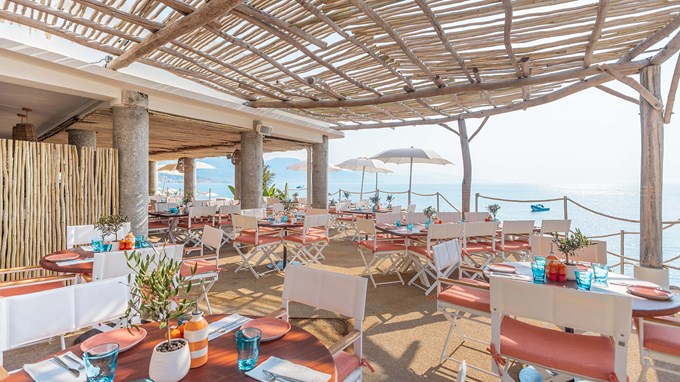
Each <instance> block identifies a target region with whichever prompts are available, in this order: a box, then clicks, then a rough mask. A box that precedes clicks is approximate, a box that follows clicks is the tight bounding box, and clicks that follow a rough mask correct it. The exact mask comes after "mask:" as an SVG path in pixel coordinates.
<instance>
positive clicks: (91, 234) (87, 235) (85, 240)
mask: <svg viewBox="0 0 680 382" xmlns="http://www.w3.org/2000/svg"><path fill="white" fill-rule="evenodd" d="M129 232H130V223H124V224H123V226H122V227H121V228H120V229H119V230H118V232H116V235H115V237H117V238H118V239H119V240H120V239H122V238H124V237H125V235H127V234H128V233H129ZM102 237H103V235H102V232H101V231H100V230H98V229H97V228H96V227H95V226H94V225H70V226H67V227H66V248H74V247H77V246H81V245H90V244H91V243H92V239H101V238H102ZM104 239H105V240H106V239H114V237H106V238H104Z"/></svg>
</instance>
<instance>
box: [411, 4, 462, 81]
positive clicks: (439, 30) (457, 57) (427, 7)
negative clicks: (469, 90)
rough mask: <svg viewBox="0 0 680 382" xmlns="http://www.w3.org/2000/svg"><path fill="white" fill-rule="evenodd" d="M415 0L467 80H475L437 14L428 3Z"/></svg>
mask: <svg viewBox="0 0 680 382" xmlns="http://www.w3.org/2000/svg"><path fill="white" fill-rule="evenodd" d="M415 1H416V4H418V6H419V7H420V10H421V11H423V13H424V14H425V17H427V19H428V20H430V24H432V27H433V28H434V31H435V32H437V36H438V37H439V41H441V42H442V44H443V45H444V48H446V50H448V51H449V53H450V54H451V55H452V56H453V58H454V59H455V60H456V61H458V65H460V68H461V70H462V71H463V74H465V76H466V77H467V79H468V81H470V82H475V81H474V79H473V78H472V76H470V71H469V70H468V68H467V65H466V64H465V60H463V58H462V57H461V56H460V54H459V53H458V51H457V50H456V48H454V47H453V45H451V42H450V41H449V38H448V36H446V33H445V32H444V28H443V27H442V25H441V24H440V23H439V21H438V20H437V16H436V15H435V14H434V12H432V8H430V4H428V3H426V2H425V0H415Z"/></svg>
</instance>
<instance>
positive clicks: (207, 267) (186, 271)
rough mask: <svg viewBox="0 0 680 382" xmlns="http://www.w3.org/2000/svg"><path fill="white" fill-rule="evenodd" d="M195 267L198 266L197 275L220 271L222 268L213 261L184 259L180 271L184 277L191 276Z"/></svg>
mask: <svg viewBox="0 0 680 382" xmlns="http://www.w3.org/2000/svg"><path fill="white" fill-rule="evenodd" d="M194 267H195V268H196V272H195V273H194V274H196V275H200V274H202V273H210V272H219V270H220V269H219V268H218V267H217V265H215V262H213V261H206V260H184V261H183V262H182V268H180V270H179V273H180V274H181V275H182V276H184V277H188V276H191V271H192V270H193V269H194Z"/></svg>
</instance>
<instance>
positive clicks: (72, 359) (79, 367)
mask: <svg viewBox="0 0 680 382" xmlns="http://www.w3.org/2000/svg"><path fill="white" fill-rule="evenodd" d="M64 357H66V358H68V359H70V360H71V361H73V362H75V363H76V364H78V370H83V369H84V368H85V365H83V362H82V361H81V360H79V359H78V358H76V357H74V356H72V355H70V354H68V353H66V354H64Z"/></svg>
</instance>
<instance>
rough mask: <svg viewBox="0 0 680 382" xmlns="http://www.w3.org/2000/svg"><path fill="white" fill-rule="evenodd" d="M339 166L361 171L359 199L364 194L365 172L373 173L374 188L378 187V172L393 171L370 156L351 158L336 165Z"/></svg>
mask: <svg viewBox="0 0 680 382" xmlns="http://www.w3.org/2000/svg"><path fill="white" fill-rule="evenodd" d="M337 166H338V167H339V168H343V169H345V170H352V171H361V193H360V194H359V199H362V198H363V196H364V175H365V173H367V172H371V173H375V188H376V190H377V189H378V174H387V173H390V172H393V171H392V170H390V169H389V168H387V166H386V165H385V163H384V162H383V161H381V160H379V159H370V158H364V157H359V158H352V159H347V160H346V161H344V162H342V163H340V164H338V165H337Z"/></svg>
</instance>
